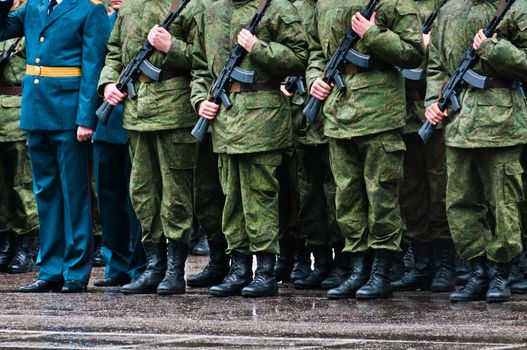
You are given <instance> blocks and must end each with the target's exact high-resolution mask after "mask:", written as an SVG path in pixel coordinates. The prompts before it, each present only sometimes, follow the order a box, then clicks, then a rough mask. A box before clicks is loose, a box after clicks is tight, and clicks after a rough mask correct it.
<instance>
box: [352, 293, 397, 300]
mask: <svg viewBox="0 0 527 350" xmlns="http://www.w3.org/2000/svg"><path fill="white" fill-rule="evenodd" d="M390 297H392V294H388V295H360V294H356V295H355V299H357V300H375V299H388V298H390Z"/></svg>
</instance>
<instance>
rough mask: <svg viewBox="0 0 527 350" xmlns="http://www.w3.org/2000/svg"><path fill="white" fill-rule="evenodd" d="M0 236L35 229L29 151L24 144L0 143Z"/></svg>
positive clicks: (23, 232)
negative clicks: (5, 232) (5, 233)
mask: <svg viewBox="0 0 527 350" xmlns="http://www.w3.org/2000/svg"><path fill="white" fill-rule="evenodd" d="M0 169H2V170H1V171H0V232H4V231H13V232H15V233H16V234H26V233H30V232H32V231H34V230H35V229H37V228H38V226H39V224H38V212H37V205H36V202H35V196H34V195H33V182H32V177H31V165H30V163H29V150H28V148H27V146H26V143H25V141H16V142H1V143H0Z"/></svg>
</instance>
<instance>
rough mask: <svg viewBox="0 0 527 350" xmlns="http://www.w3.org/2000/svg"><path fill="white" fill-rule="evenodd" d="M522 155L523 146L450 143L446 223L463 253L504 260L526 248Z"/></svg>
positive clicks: (463, 256) (460, 252)
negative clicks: (522, 215) (465, 146)
mask: <svg viewBox="0 0 527 350" xmlns="http://www.w3.org/2000/svg"><path fill="white" fill-rule="evenodd" d="M520 155H521V146H515V147H500V148H476V149H462V148H455V147H447V149H446V156H447V171H448V183H447V193H446V202H447V215H448V223H449V225H450V231H451V232H452V238H453V240H454V244H455V247H456V250H457V252H458V254H459V256H461V257H462V258H464V259H467V260H470V259H473V258H475V257H478V256H486V257H487V258H488V259H489V260H491V261H494V262H498V263H504V262H509V261H511V260H512V258H514V257H515V256H516V255H518V254H519V253H520V252H521V251H522V244H521V218H520V212H519V207H518V203H519V202H520V201H521V200H522V198H523V186H522V178H521V176H522V173H523V169H522V166H521V164H520Z"/></svg>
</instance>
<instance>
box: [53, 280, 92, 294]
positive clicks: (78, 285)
mask: <svg viewBox="0 0 527 350" xmlns="http://www.w3.org/2000/svg"><path fill="white" fill-rule="evenodd" d="M87 290H88V289H87V288H86V283H84V282H80V281H73V280H67V281H66V282H64V286H63V287H62V289H61V291H60V292H61V293H83V292H86V291H87Z"/></svg>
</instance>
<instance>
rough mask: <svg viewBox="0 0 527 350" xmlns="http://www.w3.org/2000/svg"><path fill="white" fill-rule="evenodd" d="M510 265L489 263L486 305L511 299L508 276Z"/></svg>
mask: <svg viewBox="0 0 527 350" xmlns="http://www.w3.org/2000/svg"><path fill="white" fill-rule="evenodd" d="M510 272H511V263H510V262H508V263H495V262H489V277H490V282H489V290H488V291H487V296H486V299H487V302H488V303H502V302H505V301H509V300H510V299H511V290H510V288H509V284H508V281H509V275H510Z"/></svg>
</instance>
